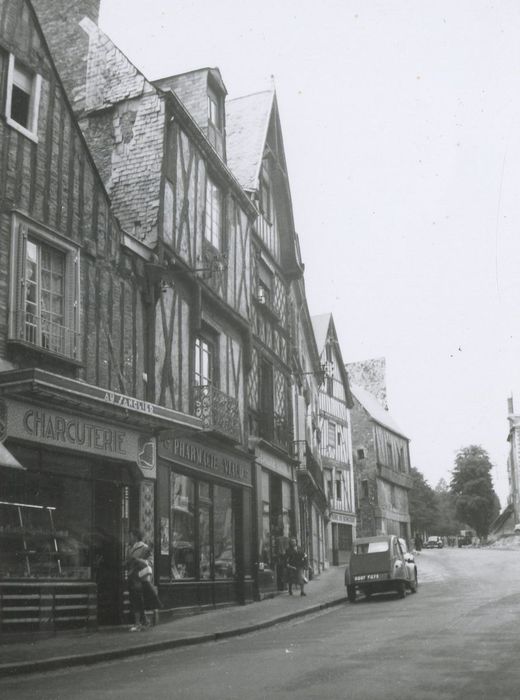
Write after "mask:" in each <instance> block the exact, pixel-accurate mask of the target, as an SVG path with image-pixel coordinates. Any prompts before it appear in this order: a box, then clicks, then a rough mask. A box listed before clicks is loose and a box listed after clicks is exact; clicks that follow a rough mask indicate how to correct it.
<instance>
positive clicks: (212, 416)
mask: <svg viewBox="0 0 520 700" xmlns="http://www.w3.org/2000/svg"><path fill="white" fill-rule="evenodd" d="M193 415H194V416H196V417H197V418H200V419H201V421H202V427H203V429H205V430H214V431H216V432H219V433H221V434H222V435H225V436H226V437H229V438H231V439H232V440H234V441H235V442H237V443H240V442H242V428H241V425H240V413H239V410H238V401H237V400H236V399H234V398H233V397H232V396H229V395H228V394H225V393H224V392H223V391H220V390H219V389H217V388H216V387H214V386H212V385H211V384H205V385H203V386H194V387H193Z"/></svg>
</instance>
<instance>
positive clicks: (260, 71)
mask: <svg viewBox="0 0 520 700" xmlns="http://www.w3.org/2000/svg"><path fill="white" fill-rule="evenodd" d="M100 25H101V27H102V28H103V29H104V30H105V31H106V32H107V34H109V36H110V37H111V38H112V39H113V40H114V41H115V43H116V44H117V45H118V46H119V48H121V49H122V50H123V51H124V52H125V53H126V54H127V56H128V57H129V58H130V59H131V60H132V61H133V62H134V63H135V65H136V66H137V67H138V68H139V69H140V70H142V72H143V73H144V74H145V75H146V77H148V78H150V79H156V78H160V77H164V76H167V75H173V74H177V73H183V72H185V71H189V70H193V69H196V68H202V67H207V66H217V67H218V68H220V70H221V73H222V76H223V79H224V82H225V84H226V87H227V90H228V96H229V98H234V97H239V96H241V95H246V94H251V93H255V92H258V91H260V90H264V89H266V88H269V87H270V86H272V85H274V86H275V88H276V93H277V98H278V104H279V107H280V116H281V124H282V132H283V139H284V146H285V152H286V158H287V166H288V171H289V180H290V186H291V195H292V201H293V207H294V217H295V224H296V229H297V232H298V235H299V238H300V244H301V251H302V258H303V261H304V263H305V283H306V290H307V299H308V304H309V309H310V312H311V314H312V315H314V314H322V313H328V312H331V313H332V314H333V316H334V321H335V325H336V329H337V331H338V335H339V340H340V344H341V348H342V353H343V357H344V360H345V361H346V362H350V361H358V360H363V359H368V358H372V357H385V358H386V363H387V389H388V400H389V408H390V412H391V414H392V416H393V418H394V419H395V421H396V422H397V423H398V425H399V426H400V427H401V429H402V431H403V432H404V433H405V434H406V435H407V436H408V437H409V438H410V440H411V443H410V450H411V459H412V465H413V466H415V467H417V468H418V469H419V470H420V471H421V472H422V473H423V474H424V476H425V478H426V479H427V480H428V482H429V483H430V485H431V486H433V487H435V486H436V485H437V484H438V482H439V480H440V479H446V480H447V481H448V482H449V480H450V478H451V470H452V469H453V466H454V459H455V455H456V453H457V451H458V450H459V449H460V448H462V447H464V446H467V445H470V444H478V445H481V446H482V447H483V448H484V449H485V450H487V452H488V453H489V455H490V458H491V461H492V463H493V471H492V477H493V481H494V486H495V490H496V491H497V494H498V495H499V497H500V499H501V501H502V504H503V505H505V502H506V500H505V499H506V496H507V490H508V482H507V466H506V465H507V453H508V443H507V434H508V421H507V398H508V397H509V396H513V398H514V400H515V408H517V410H518V411H519V412H520V323H519V321H520V318H519V316H520V274H519V272H518V269H519V261H520V90H519V82H520V3H519V2H518V0H496V1H494V2H491V1H489V2H487V1H485V0H456V1H455V2H454V0H436V1H435V2H431V0H357V1H354V0H320V2H317V0H276V1H275V0H263V1H262V2H257V1H256V0H255V2H252V1H251V0H220V1H219V2H218V3H216V2H210V1H209V0H148V2H146V3H144V2H142V0H140V1H139V2H138V1H137V0H102V1H101V17H100Z"/></svg>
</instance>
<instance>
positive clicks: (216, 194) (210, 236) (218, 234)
mask: <svg viewBox="0 0 520 700" xmlns="http://www.w3.org/2000/svg"><path fill="white" fill-rule="evenodd" d="M204 237H205V239H206V240H207V241H208V242H209V243H210V244H211V245H212V246H213V248H216V250H219V251H220V250H222V192H221V190H220V189H219V188H218V187H217V186H216V185H215V184H214V183H213V182H212V181H211V180H210V179H209V178H208V179H207V182H206V219H205V225H204Z"/></svg>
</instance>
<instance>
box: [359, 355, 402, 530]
mask: <svg viewBox="0 0 520 700" xmlns="http://www.w3.org/2000/svg"><path fill="white" fill-rule="evenodd" d="M380 370H381V362H379V361H367V362H364V363H352V364H348V365H347V371H348V373H349V376H350V377H355V378H356V380H357V381H362V380H363V377H364V376H368V377H369V379H370V382H369V386H370V388H371V390H372V391H374V390H375V391H376V392H377V393H378V395H379V396H384V397H385V405H386V387H384V386H381V384H380V380H381V378H382V377H383V374H381V373H380ZM375 375H377V376H379V381H376V382H375V383H374V376H375ZM351 391H352V396H353V399H354V405H353V407H352V411H351V416H352V451H353V461H354V471H355V477H356V504H357V534H358V536H360V537H366V536H373V535H382V534H394V535H399V536H400V537H404V538H405V539H407V540H410V538H411V532H410V515H409V510H408V492H409V491H410V489H411V488H412V477H411V476H410V449H409V439H408V438H407V437H406V436H405V434H404V433H403V432H402V430H401V429H400V428H399V427H398V425H397V424H396V423H395V421H394V420H393V418H392V417H391V416H390V414H389V412H388V410H387V409H386V408H385V407H384V406H383V405H382V404H381V403H380V401H379V400H378V399H377V398H376V396H375V395H374V394H372V393H370V391H367V390H366V389H365V388H363V387H361V386H356V385H355V384H354V383H352V384H351Z"/></svg>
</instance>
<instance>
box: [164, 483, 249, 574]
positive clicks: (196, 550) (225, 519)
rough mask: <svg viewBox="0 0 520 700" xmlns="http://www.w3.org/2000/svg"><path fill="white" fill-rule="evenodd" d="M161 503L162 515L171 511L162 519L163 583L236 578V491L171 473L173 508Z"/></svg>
mask: <svg viewBox="0 0 520 700" xmlns="http://www.w3.org/2000/svg"><path fill="white" fill-rule="evenodd" d="M163 503H164V506H163V508H164V509H166V507H168V508H169V518H168V517H165V516H164V515H162V514H161V555H162V556H161V560H163V563H162V564H160V566H161V567H163V568H162V571H163V573H162V575H161V581H163V582H166V581H179V580H185V579H196V580H200V581H211V580H215V579H230V578H234V577H235V575H236V568H237V567H236V546H235V513H234V509H233V491H232V489H231V488H227V487H225V486H220V485H216V484H211V483H209V482H207V481H203V480H198V479H197V480H196V479H192V478H190V477H188V476H184V475H182V474H177V473H175V472H173V471H171V472H170V502H169V505H168V504H167V503H166V502H164V501H163ZM164 512H165V510H163V511H162V513H164ZM168 521H169V526H170V530H169V532H170V534H169V536H168V534H167V531H168ZM168 539H169V540H170V546H169V559H168V553H167V551H166V550H167V542H168ZM168 562H169V563H168Z"/></svg>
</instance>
